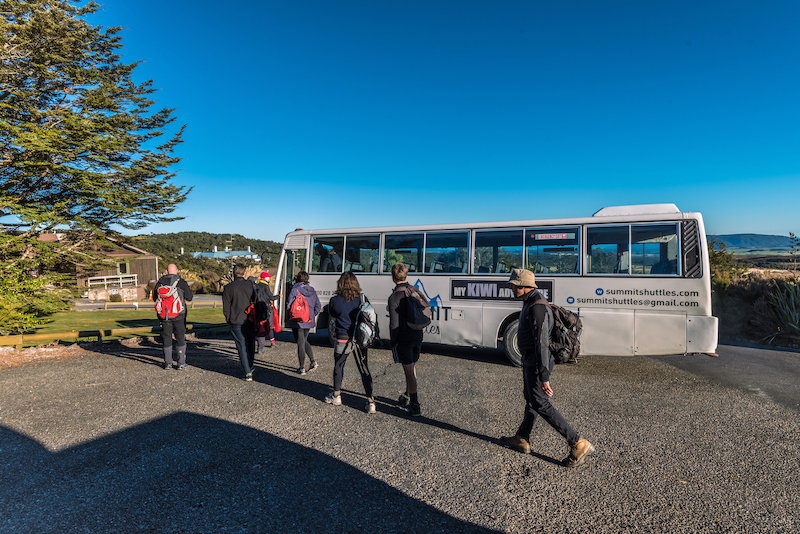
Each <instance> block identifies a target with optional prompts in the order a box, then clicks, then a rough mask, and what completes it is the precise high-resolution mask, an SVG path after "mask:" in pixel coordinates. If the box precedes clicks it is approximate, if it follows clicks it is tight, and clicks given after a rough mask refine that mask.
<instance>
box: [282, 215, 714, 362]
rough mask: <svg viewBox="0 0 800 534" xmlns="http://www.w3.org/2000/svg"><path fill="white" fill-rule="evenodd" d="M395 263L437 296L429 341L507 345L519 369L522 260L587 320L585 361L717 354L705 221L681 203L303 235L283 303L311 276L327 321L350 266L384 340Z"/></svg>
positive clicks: (294, 241)
mask: <svg viewBox="0 0 800 534" xmlns="http://www.w3.org/2000/svg"><path fill="white" fill-rule="evenodd" d="M396 262H403V263H405V264H406V265H407V266H408V269H409V273H408V282H409V283H410V284H412V285H414V286H416V287H417V288H418V289H420V290H421V291H423V292H424V293H425V294H426V295H427V296H428V299H429V300H430V304H431V307H432V308H433V322H432V323H431V324H430V326H429V327H428V328H427V329H426V330H425V335H424V341H425V342H427V343H440V344H445V345H458V346H473V347H491V348H498V347H499V346H501V345H502V348H503V350H504V352H505V354H506V356H507V357H508V359H509V360H511V362H512V363H514V364H515V365H520V360H521V358H520V354H519V350H518V348H517V343H516V334H517V326H518V317H519V312H520V309H521V307H522V304H521V302H519V301H516V300H514V299H513V295H512V293H511V290H510V288H509V286H508V284H507V280H508V278H509V273H510V272H511V270H512V269H514V268H517V267H525V268H528V269H530V270H531V271H533V272H534V273H535V274H536V283H537V285H538V286H539V289H540V290H541V291H542V293H543V294H544V296H545V298H547V299H548V300H549V301H550V302H553V303H555V304H558V305H559V306H563V307H565V308H568V309H571V310H573V311H576V312H578V314H579V315H580V317H581V319H582V321H583V327H584V329H583V334H582V336H581V355H582V356H586V355H610V356H628V355H660V354H686V353H709V354H712V353H714V352H715V351H716V348H717V318H716V317H713V316H712V315H711V281H710V280H711V273H710V269H709V259H708V254H707V249H706V233H705V227H704V226H703V218H702V216H701V215H700V214H699V213H681V212H680V210H679V209H678V208H677V207H676V206H675V205H674V204H652V205H641V206H616V207H609V208H603V209H601V210H600V211H598V212H597V213H595V214H594V215H593V216H591V217H582V218H575V219H550V220H529V221H514V222H502V223H475V224H451V225H420V226H393V227H380V228H347V229H338V230H296V231H294V232H290V233H289V234H287V235H286V241H285V242H284V245H283V250H282V251H281V256H280V263H279V266H278V273H277V277H276V278H277V280H276V284H278V285H277V286H276V289H277V290H278V291H279V292H280V293H281V301H280V302H281V308H280V309H281V310H285V306H286V303H285V301H284V299H285V298H286V295H288V293H289V288H291V284H292V278H293V277H294V275H295V274H296V273H298V272H299V271H303V270H304V271H307V272H308V273H309V276H310V283H311V285H312V286H313V287H314V288H315V289H316V291H317V294H318V295H319V298H320V301H321V303H322V305H323V311H322V312H321V314H320V316H319V318H318V327H319V328H325V327H326V326H327V325H328V320H329V318H328V314H327V308H326V305H327V303H328V301H329V300H330V298H331V296H332V295H333V294H334V292H335V291H336V282H337V280H338V279H339V276H340V274H341V273H342V272H344V271H351V272H353V273H354V274H356V276H357V278H358V281H359V283H360V285H361V288H362V290H363V292H364V293H365V294H366V295H367V297H369V299H370V301H371V302H372V304H373V306H374V307H375V310H376V311H378V316H379V326H380V330H381V332H382V334H383V337H384V338H388V333H389V331H388V329H389V316H388V312H387V311H386V310H387V307H386V303H387V300H388V297H389V295H390V293H391V291H392V289H393V287H394V284H393V283H392V278H391V268H392V265H393V264H394V263H396ZM283 315H284V314H283V313H281V316H283Z"/></svg>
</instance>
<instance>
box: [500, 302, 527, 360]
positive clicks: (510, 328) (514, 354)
mask: <svg viewBox="0 0 800 534" xmlns="http://www.w3.org/2000/svg"><path fill="white" fill-rule="evenodd" d="M500 331H501V332H503V353H504V354H505V355H506V358H508V361H510V362H511V364H512V365H514V366H516V367H521V366H522V353H521V352H520V351H519V343H518V332H519V314H515V315H512V316H511V317H509V318H508V319H506V321H504V322H503V325H502V326H501V328H500Z"/></svg>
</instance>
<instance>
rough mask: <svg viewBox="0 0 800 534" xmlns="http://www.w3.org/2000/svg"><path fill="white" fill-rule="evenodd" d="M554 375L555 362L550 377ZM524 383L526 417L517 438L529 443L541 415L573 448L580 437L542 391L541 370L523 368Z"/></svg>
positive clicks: (530, 366) (529, 366)
mask: <svg viewBox="0 0 800 534" xmlns="http://www.w3.org/2000/svg"><path fill="white" fill-rule="evenodd" d="M552 374H553V362H550V376H552ZM522 383H523V387H524V388H525V389H524V393H525V417H524V418H523V419H522V424H521V425H520V426H519V430H517V436H519V437H521V438H524V439H526V440H528V441H530V439H531V430H533V425H534V423H536V419H537V418H538V417H539V416H540V415H541V416H542V419H544V420H545V421H547V423H548V424H549V425H550V426H552V427H553V428H554V429H555V430H556V431H557V432H558V433H559V434H561V435H562V436H564V439H566V440H567V443H568V444H569V445H570V446H572V445H575V443H577V442H578V440H579V439H580V436H578V433H577V432H575V430H574V429H573V428H572V427H571V426H570V424H569V423H567V420H566V419H564V416H563V415H561V413H560V412H559V411H558V410H556V409H555V407H554V406H553V405H552V404H550V397H548V396H547V395H546V394H545V392H544V391H542V387H541V384H540V383H539V369H538V368H537V367H536V366H534V365H523V366H522Z"/></svg>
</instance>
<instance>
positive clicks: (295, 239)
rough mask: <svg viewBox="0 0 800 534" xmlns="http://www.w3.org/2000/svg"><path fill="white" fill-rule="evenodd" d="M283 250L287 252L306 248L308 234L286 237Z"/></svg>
mask: <svg viewBox="0 0 800 534" xmlns="http://www.w3.org/2000/svg"><path fill="white" fill-rule="evenodd" d="M285 248H287V249H289V250H297V249H302V248H308V234H300V235H290V236H287V237H286V245H285Z"/></svg>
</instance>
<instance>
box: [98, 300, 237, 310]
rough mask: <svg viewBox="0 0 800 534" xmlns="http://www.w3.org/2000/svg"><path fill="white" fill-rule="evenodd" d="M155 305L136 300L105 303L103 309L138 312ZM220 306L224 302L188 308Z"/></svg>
mask: <svg viewBox="0 0 800 534" xmlns="http://www.w3.org/2000/svg"><path fill="white" fill-rule="evenodd" d="M153 306H155V303H154V302H153V301H152V300H142V301H138V300H134V301H131V302H104V303H103V309H104V310H113V309H120V310H127V309H135V310H138V309H139V308H142V309H148V308H149V309H153ZM217 306H219V307H220V308H221V307H222V302H217V301H213V302H197V303H195V302H187V303H186V307H187V308H189V309H191V310H193V309H195V308H216V307H217Z"/></svg>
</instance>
